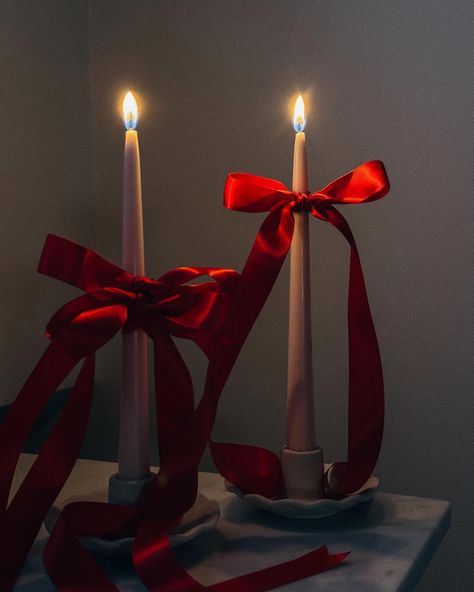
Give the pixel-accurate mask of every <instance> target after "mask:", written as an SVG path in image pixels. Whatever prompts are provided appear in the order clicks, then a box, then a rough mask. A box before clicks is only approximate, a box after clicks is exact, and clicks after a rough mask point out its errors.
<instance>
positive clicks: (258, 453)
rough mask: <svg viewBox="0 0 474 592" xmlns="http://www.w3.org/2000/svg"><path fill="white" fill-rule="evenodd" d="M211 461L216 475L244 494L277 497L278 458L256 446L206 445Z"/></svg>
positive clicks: (278, 485) (212, 443) (278, 478)
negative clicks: (219, 475) (217, 472)
mask: <svg viewBox="0 0 474 592" xmlns="http://www.w3.org/2000/svg"><path fill="white" fill-rule="evenodd" d="M209 450H210V452H211V456H212V460H213V461H214V464H215V465H216V467H217V469H218V471H219V473H220V474H221V475H222V476H223V477H224V479H226V480H227V481H229V482H230V483H232V484H233V485H237V487H239V488H240V489H241V490H242V491H244V492H245V493H257V494H259V495H263V496H264V497H268V498H273V497H276V496H277V495H278V494H279V488H280V472H281V466H280V459H279V458H278V456H277V455H276V454H274V453H273V452H270V451H269V450H266V449H265V448H260V447H257V446H249V445H245V444H228V443H224V442H214V441H212V440H211V441H210V442H209Z"/></svg>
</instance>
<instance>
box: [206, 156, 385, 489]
mask: <svg viewBox="0 0 474 592" xmlns="http://www.w3.org/2000/svg"><path fill="white" fill-rule="evenodd" d="M389 188H390V185H389V181H388V178H387V174H386V172H385V168H384V165H383V163H382V162H380V161H378V160H374V161H370V162H367V163H365V164H363V165H361V166H359V167H357V168H356V169H354V170H353V171H351V172H350V173H347V174H346V175H344V176H342V177H340V178H338V179H336V180H335V181H333V182H332V183H330V184H329V185H327V186H326V187H325V188H324V189H322V190H321V191H317V192H314V193H310V194H301V193H295V192H293V191H289V190H288V189H287V188H286V187H285V186H284V185H283V184H282V183H280V182H278V181H274V180H272V179H266V178H264V177H258V176H255V175H249V174H246V173H232V174H230V175H229V176H228V178H227V183H226V186H225V190H224V205H225V206H226V207H227V208H230V209H232V210H239V211H243V212H266V211H270V213H269V214H268V216H267V217H266V219H265V220H264V222H263V224H262V226H261V228H260V230H259V232H258V235H257V238H256V240H255V243H254V245H253V248H252V251H251V253H250V255H249V258H248V259H247V262H246V265H245V267H244V270H243V272H242V278H241V282H240V290H241V293H242V294H243V295H244V296H243V298H245V300H246V303H245V309H246V310H247V314H248V315H249V317H248V318H250V319H253V318H256V316H257V315H258V312H259V311H260V309H261V307H262V306H263V304H264V303H265V300H266V298H267V297H268V295H269V293H270V291H271V289H272V287H273V285H274V283H275V281H276V278H277V276H278V273H279V271H280V269H281V266H282V264H283V261H284V260H285V257H286V254H287V252H288V250H289V248H290V245H291V239H292V236H293V229H294V218H293V211H298V210H301V209H304V210H307V211H309V212H310V213H311V215H312V216H314V217H315V218H319V219H320V220H323V221H325V222H329V223H330V224H332V225H333V226H334V227H336V228H337V229H338V230H339V231H340V232H341V233H342V234H343V235H344V237H345V238H346V240H347V241H348V242H349V244H350V247H351V258H350V274H349V297H348V329H349V417H348V424H349V425H348V458H347V462H339V463H336V464H335V465H333V466H332V468H331V469H330V471H329V472H328V474H327V475H326V478H325V486H326V493H327V495H328V496H332V497H344V496H345V495H348V494H350V493H353V492H354V491H356V490H357V489H359V488H360V487H361V486H363V485H364V483H365V482H366V480H367V479H368V478H369V477H370V475H371V473H372V471H373V469H374V467H375V464H376V462H377V459H378V455H379V451H380V445H381V441H382V434H383V418H384V394H383V375H382V365H381V360H380V353H379V348H378V343H377V336H376V333H375V329H374V325H373V322H372V316H371V314H370V308H369V303H368V300H367V293H366V289H365V283H364V276H363V272H362V267H361V264H360V259H359V254H358V251H357V246H356V243H355V240H354V237H353V235H352V232H351V230H350V228H349V225H348V223H347V222H346V220H345V219H344V217H343V216H342V214H341V213H340V212H339V211H338V210H337V209H336V208H335V207H334V206H333V204H359V203H363V202H368V201H374V200H376V199H380V198H381V197H383V196H384V195H386V194H387V193H388V191H389ZM252 286H253V287H252ZM211 451H212V453H213V458H214V462H215V463H216V466H217V467H218V468H219V470H220V471H221V473H222V474H223V475H224V477H225V478H226V479H227V480H228V481H230V482H232V483H234V484H236V485H238V486H239V487H241V489H243V490H244V491H245V492H247V493H260V494H261V495H264V496H266V497H274V496H276V495H278V492H279V480H280V462H279V459H278V457H276V456H275V455H274V454H273V453H271V452H269V451H267V450H264V449H262V448H257V447H247V446H243V445H235V444H218V443H216V442H214V443H212V445H211Z"/></svg>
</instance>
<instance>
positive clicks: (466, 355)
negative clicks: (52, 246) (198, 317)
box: [0, 0, 474, 592]
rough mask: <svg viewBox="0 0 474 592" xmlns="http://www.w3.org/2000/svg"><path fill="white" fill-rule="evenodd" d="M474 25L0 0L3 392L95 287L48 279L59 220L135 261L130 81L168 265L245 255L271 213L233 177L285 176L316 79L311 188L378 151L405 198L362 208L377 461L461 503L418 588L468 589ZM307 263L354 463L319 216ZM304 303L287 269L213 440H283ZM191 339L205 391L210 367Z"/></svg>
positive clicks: (114, 353)
mask: <svg viewBox="0 0 474 592" xmlns="http://www.w3.org/2000/svg"><path fill="white" fill-rule="evenodd" d="M473 17H474V5H473V3H472V2H471V1H470V0H458V1H456V2H446V1H444V2H441V1H435V0H432V1H429V2H428V1H425V2H416V1H413V0H411V1H405V0H398V1H384V2H380V1H379V2H377V1H349V0H348V1H342V0H338V1H334V2H318V1H313V2H311V1H304V0H293V1H286V2H285V1H283V0H278V1H276V0H274V1H270V0H260V1H258V2H255V1H253V2H248V1H246V0H240V1H225V0H223V1H217V0H204V1H201V2H193V1H145V0H140V1H135V2H132V1H124V0H115V1H112V0H94V1H93V2H86V1H76V2H67V1H55V0H49V1H46V0H40V1H33V0H31V1H26V0H15V1H13V0H3V1H2V3H1V5H0V39H1V40H2V41H1V42H2V51H1V52H0V73H1V80H2V82H1V84H0V108H1V113H2V126H1V134H2V142H0V199H1V204H2V207H1V216H0V224H1V226H0V229H1V232H0V251H1V259H0V265H1V273H0V305H1V308H0V315H1V316H0V318H1V323H2V324H1V332H0V353H1V359H2V363H1V366H0V372H1V377H0V378H1V385H2V390H1V394H0V403H8V402H9V401H11V400H13V398H14V397H15V394H16V392H17V391H18V389H19V387H20V386H21V384H22V383H23V381H24V380H25V378H26V376H27V375H28V373H29V371H30V369H31V368H32V365H33V364H34V362H35V361H36V359H37V358H38V356H39V355H40V353H41V352H42V350H43V348H44V346H45V345H46V339H45V338H44V337H43V336H42V333H43V330H44V326H45V325H46V323H47V320H48V319H49V317H50V316H51V314H52V313H53V312H54V311H55V310H56V309H57V308H58V307H59V306H60V305H61V304H62V303H64V302H65V301H66V299H68V298H71V297H73V296H75V295H76V294H77V292H76V291H75V290H73V289H72V288H68V287H65V286H61V285H59V284H57V283H55V282H54V281H53V280H50V279H48V278H43V277H41V276H38V275H37V274H35V269H36V265H37V261H38V257H39V254H40V250H41V246H42V243H43V241H44V238H45V236H46V234H47V233H48V232H55V233H58V234H61V235H64V236H67V237H69V238H71V239H73V240H77V241H79V242H81V243H83V244H86V245H89V246H91V247H93V248H96V249H97V250H98V251H99V252H100V253H101V254H102V255H104V256H105V257H108V258H110V259H112V260H113V261H116V262H120V235H121V183H122V161H123V125H122V123H121V120H120V113H119V104H120V100H121V97H122V95H123V92H124V91H125V90H126V89H127V88H128V87H131V88H133V89H134V90H135V91H136V92H137V94H138V95H139V97H140V101H141V117H140V122H139V134H140V143H141V152H142V174H143V199H144V205H143V207H144V213H145V244H146V260H147V261H146V263H147V270H148V273H149V275H151V276H158V275H161V273H163V272H164V271H166V270H167V269H169V268H171V267H175V266H178V265H190V264H192V265H216V266H220V265H222V266H233V267H235V268H237V269H241V267H242V264H243V262H244V261H245V258H246V255H247V253H248V250H249V248H250V246H251V244H252V241H253V239H254V236H255V234H256V232H257V229H258V227H259V225H260V223H261V221H262V216H261V215H250V214H239V213H236V212H230V211H227V210H225V209H224V208H223V207H222V188H223V185H224V182H225V178H226V174H227V173H228V172H229V171H248V172H253V173H257V174H261V175H264V176H269V177H274V178H277V179H280V180H282V181H283V182H286V183H289V182H290V180H291V160H292V144H293V137H294V135H293V132H292V127H291V121H290V113H289V104H290V101H291V99H292V97H294V96H295V94H296V93H298V92H302V93H304V95H305V97H306V98H307V103H308V107H309V114H308V115H309V121H308V125H307V133H306V136H307V141H308V150H309V166H310V185H311V188H312V189H317V188H319V187H321V186H323V185H324V184H326V183H327V182H328V181H330V180H332V179H333V178H334V177H336V176H339V175H341V174H343V173H344V172H346V171H347V170H350V169H352V168H354V167H355V166H356V165H358V164H360V163H362V162H364V161H366V160H370V159H373V158H378V159H382V160H383V161H384V162H385V164H386V166H387V170H388V173H389V176H390V180H391V183H392V190H391V193H390V194H389V196H388V197H386V198H385V199H383V200H381V201H379V202H376V203H373V204H367V205H364V206H357V207H356V206H347V207H345V208H344V215H345V216H346V217H347V218H348V220H349V221H350V224H351V226H352V229H353V231H354V233H355V236H356V238H357V241H358V244H359V248H360V252H361V257H362V261H363V265H364V270H365V274H366V282H367V287H368V291H369V298H370V302H371V305H372V311H373V316H374V320H375V324H376V327H377V331H378V335H379V340H380V346H381V351H382V357H383V363H384V372H385V382H386V402H387V414H386V430H385V438H384V445H383V449H382V453H381V457H380V462H379V466H378V469H377V474H378V475H379V476H380V477H381V479H382V487H383V489H384V490H385V491H391V492H400V493H403V494H407V495H419V496H427V497H433V498H444V499H450V500H452V502H453V510H454V516H453V526H452V529H451V531H450V533H449V535H448V536H447V538H446V540H445V542H444V543H443V545H442V547H441V549H440V551H439V552H438V553H437V555H436V557H435V559H434V561H433V562H432V564H431V566H430V567H429V569H428V571H427V573H426V574H425V576H424V579H423V581H422V583H421V584H420V587H419V590H420V592H428V591H430V592H443V591H445V590H448V589H450V590H459V591H461V592H462V591H464V590H466V591H467V590H470V589H472V588H473V587H474V580H473V576H472V567H470V566H469V565H468V562H469V560H470V559H472V553H473V544H472V529H473V526H474V524H473V511H472V505H471V504H470V492H471V491H472V488H473V487H474V482H473V471H472V426H473V419H474V417H473V404H472V371H471V354H472V263H473V261H472V259H473V249H472V230H471V228H472V216H473V203H474V199H473V195H472V187H473V174H472V154H473V149H474V146H473V134H472V131H473V130H472V105H473V99H474V96H473V86H474V85H473V77H472V55H473V49H474V48H473V45H474V42H473V35H472V30H473V24H474V22H473V21H474V19H473ZM311 258H312V305H313V340H314V343H313V348H314V363H315V388H316V396H317V429H318V434H319V440H320V443H321V445H322V446H323V447H324V449H325V451H326V457H327V458H328V459H340V458H342V457H343V456H344V454H345V437H346V436H345V418H346V403H347V401H346V390H347V358H346V338H347V335H346V316H345V315H346V311H345V307H346V292H347V279H348V278H347V269H348V249H347V246H346V244H345V243H344V241H343V240H342V239H341V238H340V236H339V235H338V233H336V232H335V231H334V230H333V229H331V228H330V227H328V226H327V225H324V224H322V223H319V222H317V221H313V222H312V224H311ZM287 307H288V266H287V265H285V267H284V269H283V271H282V273H281V275H280V278H279V280H278V282H277V285H276V286H275V289H274V291H273V293H272V295H271V297H270V299H269V301H268V303H267V305H266V307H265V309H264V312H263V313H262V315H261V317H260V318H259V320H258V321H257V323H256V326H255V329H254V331H253V332H252V334H251V336H250V338H249V340H248V342H247V344H246V347H245V350H244V351H243V352H242V355H241V357H240V359H239V362H238V364H237V367H236V369H235V371H234V373H233V375H232V377H231V379H230V381H229V383H228V385H227V387H226V390H225V393H224V396H223V399H222V404H221V408H220V412H219V417H218V422H217V425H216V430H215V436H216V437H217V438H221V439H226V440H238V441H245V442H249V443H254V444H260V445H264V446H267V447H269V448H272V449H273V450H278V448H279V447H280V446H281V445H282V444H283V440H284V413H285V382H286V367H285V366H286V339H287ZM184 350H185V354H186V357H187V359H188V360H189V365H190V367H191V368H192V370H193V372H194V373H195V376H196V377H197V378H196V383H197V385H199V384H200V382H201V381H202V372H203V368H204V362H203V360H202V359H201V358H200V356H199V355H198V354H196V353H195V352H194V351H193V350H192V348H190V347H188V346H187V345H185V346H184ZM118 354H119V341H118V340H116V342H115V343H113V344H110V345H109V346H107V347H106V348H105V349H104V351H102V352H101V353H100V355H99V358H98V373H97V381H98V385H97V396H96V402H95V407H94V415H93V418H92V421H91V425H90V430H89V433H88V437H87V442H86V445H85V448H84V455H87V456H89V457H95V458H109V459H110V458H115V457H116V438H117V421H118V411H117V401H118V391H119V384H118V379H117V376H118V375H119V365H118V364H119V356H118ZM155 459H156V456H155ZM208 463H209V461H208V459H207V460H206V461H205V465H204V466H206V467H209V464H208Z"/></svg>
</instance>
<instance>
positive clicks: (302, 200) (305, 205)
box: [293, 193, 313, 212]
mask: <svg viewBox="0 0 474 592" xmlns="http://www.w3.org/2000/svg"><path fill="white" fill-rule="evenodd" d="M293 195H294V196H295V201H294V205H293V211H294V212H311V210H312V209H313V204H312V201H311V199H310V196H309V193H293Z"/></svg>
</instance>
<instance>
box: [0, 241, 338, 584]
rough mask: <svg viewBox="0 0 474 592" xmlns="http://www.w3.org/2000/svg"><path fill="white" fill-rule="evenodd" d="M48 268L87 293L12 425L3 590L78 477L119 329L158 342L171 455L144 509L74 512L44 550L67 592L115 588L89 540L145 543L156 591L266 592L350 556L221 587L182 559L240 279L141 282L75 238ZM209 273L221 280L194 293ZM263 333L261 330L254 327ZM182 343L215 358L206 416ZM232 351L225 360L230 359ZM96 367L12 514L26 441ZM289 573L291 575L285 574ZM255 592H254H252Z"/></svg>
mask: <svg viewBox="0 0 474 592" xmlns="http://www.w3.org/2000/svg"><path fill="white" fill-rule="evenodd" d="M39 270H40V271H41V272H42V273H45V274H47V275H50V276H52V277H55V278H57V279H60V280H62V281H66V282H68V283H70V284H72V285H74V286H77V287H79V288H82V289H83V290H85V291H86V294H84V295H83V296H80V297H79V298H76V299H75V300H72V301H71V302H69V303H68V304H66V305H65V306H63V307H62V308H61V309H60V310H59V311H58V312H57V313H56V314H55V315H54V316H53V318H52V319H51V321H50V323H49V324H48V329H47V333H48V335H49V337H50V338H51V340H52V343H51V345H50V346H49V347H48V349H47V350H46V352H45V353H44V355H43V357H42V358H41V359H40V361H39V362H38V364H37V366H36V368H35V369H34V370H33V372H32V373H31V375H30V377H29V378H28V380H27V382H26V383H25V385H24V387H23V388H22V390H21V391H20V393H19V395H18V397H17V398H16V400H15V402H14V403H13V404H12V407H11V410H10V412H9V414H8V416H7V418H6V420H5V421H4V422H3V424H2V425H1V426H0V548H1V549H2V552H1V553H0V588H1V590H5V591H9V590H11V589H12V588H13V586H14V583H15V580H16V578H17V577H18V574H19V572H20V570H21V567H22V565H23V564H24V561H25V559H26V555H27V553H28V551H29V549H30V547H31V545H32V543H33V541H34V539H35V537H36V534H37V532H38V530H39V528H40V526H41V523H42V521H43V519H44V516H45V515H46V512H47V511H48V509H49V508H50V506H51V505H52V503H53V502H54V500H55V499H56V497H57V495H58V493H59V492H60V490H61V489H62V486H63V485H64V483H65V481H66V479H67V477H68V476H69V474H70V472H71V470H72V468H73V466H74V462H75V460H76V458H77V456H78V454H79V451H80V447H81V444H82V441H83V437H84V433H85V429H86V426H87V421H88V417H89V411H90V406H91V401H92V393H93V382H94V352H95V351H96V350H97V349H99V348H100V347H101V346H102V345H104V344H105V343H106V342H107V341H109V340H110V339H111V338H112V337H113V336H114V335H115V334H116V333H117V332H118V331H120V330H122V331H123V332H127V331H132V330H135V329H136V328H138V327H141V328H143V329H144V330H145V331H146V332H147V334H148V335H149V336H150V337H151V339H152V340H153V344H154V362H155V396H156V407H157V410H158V413H157V425H158V439H159V448H160V462H161V467H160V473H159V477H160V478H159V479H157V478H155V479H154V481H153V483H152V486H151V487H150V489H149V491H148V492H147V494H146V498H145V499H144V500H143V503H142V504H141V505H140V506H138V507H125V506H115V505H111V504H101V503H93V502H84V503H74V504H69V505H68V506H66V508H65V509H64V510H63V512H62V513H61V515H60V517H59V519H58V522H57V524H56V527H55V528H54V531H53V532H52V534H51V536H50V538H49V540H48V543H47V546H46V548H45V552H44V562H45V566H46V569H47V571H48V573H49V575H50V577H51V579H52V581H53V582H54V584H55V585H56V586H57V588H58V589H59V590H70V589H79V590H94V591H97V590H111V591H112V590H113V591H117V588H116V587H115V586H114V585H113V584H112V583H111V582H110V580H109V578H108V576H107V574H106V573H105V571H104V570H103V569H102V567H101V566H100V565H99V564H98V563H97V562H96V561H95V559H94V557H93V556H92V555H91V554H90V553H89V552H88V551H86V549H84V547H82V545H81V544H80V542H79V537H80V536H84V535H89V536H99V537H109V538H110V537H121V536H133V537H134V538H135V542H134V549H133V560H134V564H135V568H136V570H137V573H138V575H139V577H140V578H141V580H142V581H143V582H144V583H145V584H146V586H147V587H148V588H149V589H150V590H157V589H160V590H161V591H162V592H172V591H173V592H174V591H175V590H178V589H179V590H181V591H182V592H200V591H202V590H206V589H211V590H215V592H217V591H218V592H232V590H237V589H243V587H246V589H252V590H255V592H259V591H263V590H267V589H270V588H272V587H275V586H277V585H281V584H283V583H287V582H290V581H294V580H295V579H300V578H302V577H306V576H308V575H312V574H315V573H318V572H319V571H322V570H324V569H329V568H330V567H334V566H335V565H337V564H338V563H340V562H341V561H342V560H343V559H344V557H345V556H346V554H344V553H341V554H336V555H329V554H328V552H327V549H326V548H324V547H321V548H320V549H317V550H315V551H312V552H311V553H308V554H307V555H305V556H303V557H300V558H298V559H296V560H293V561H291V562H288V563H287V564H284V565H283V566H276V567H275V568H269V569H267V570H263V571H260V572H255V573H254V574H248V575H246V576H242V577H240V578H234V579H233V580H229V581H227V582H221V583H219V584H216V585H214V586H211V587H210V588H206V587H205V586H202V585H201V584H199V583H198V582H196V581H195V580H193V579H192V578H191V577H190V576H189V574H188V573H187V572H186V571H185V570H184V569H183V568H182V567H181V566H180V565H179V563H178V562H177V560H176V558H175V556H174V554H173V552H172V550H171V548H170V545H169V541H168V536H167V535H168V533H169V531H170V530H171V528H172V527H173V526H174V525H175V524H176V523H177V522H178V521H179V520H180V519H181V516H182V515H183V514H184V513H185V512H186V511H187V510H188V509H189V508H190V507H191V506H192V504H193V502H194V500H195V497H196V492H197V467H198V463H199V460H200V458H201V456H202V453H203V451H204V449H205V446H206V444H207V442H208V439H209V435H210V432H211V430H212V425H213V423H214V419H215V414H216V409H217V402H218V399H219V396H220V393H221V391H222V389H223V387H224V384H225V381H226V379H227V376H228V375H229V373H230V371H231V368H232V365H233V363H234V361H235V359H236V357H237V355H238V352H239V351H240V347H241V345H242V342H237V341H235V340H234V339H233V338H232V320H233V319H234V318H235V314H236V313H233V312H232V309H233V308H234V307H235V300H234V299H235V294H236V293H238V291H239V287H238V286H239V282H238V279H239V277H238V274H237V273H236V272H235V271H233V270H229V269H215V268H192V267H185V268H180V269H175V270H172V271H170V272H169V273H167V274H165V275H164V276H162V277H161V278H159V279H158V280H150V279H148V278H138V277H134V276H132V275H131V274H129V273H127V272H125V271H124V270H122V269H120V268H119V267H117V266H115V265H113V264H112V263H109V262H108V261H106V260H105V259H102V258H101V257H99V256H98V255H97V254H95V253H94V252H92V251H90V250H88V249H85V248H84V247H81V246H79V245H77V244H75V243H72V242H70V241H68V240H66V239H63V238H60V237H56V236H49V237H48V240H47V242H46V245H45V248H44V250H43V254H42V257H41V262H40V266H39ZM203 275H208V276H210V277H211V278H212V279H213V280H214V281H213V282H208V283H204V284H196V285H185V284H186V282H188V281H190V280H194V279H197V278H199V277H201V276H203ZM250 326H251V325H250ZM171 335H173V336H177V337H183V338H186V339H191V340H193V341H194V342H195V343H196V344H197V345H198V346H199V347H201V349H202V350H203V351H204V353H205V354H206V356H207V357H208V359H209V367H208V376H207V380H206V387H205V392H204V394H203V396H202V398H201V401H200V402H199V405H198V406H197V408H196V409H194V393H193V386H192V381H191V377H190V374H189V371H188V369H187V367H186V365H185V363H184V361H183V359H182V357H181V355H180V354H179V352H178V350H177V348H176V346H175V344H174V342H173V340H172V338H171ZM223 352H225V353H223ZM83 358H85V359H84V362H83V365H82V368H81V370H80V372H79V375H78V377H77V379H76V381H75V384H74V388H73V390H72V393H71V395H70V397H69V399H68V401H67V403H66V405H65V407H64V409H63V411H62V413H61V416H60V418H59V420H58V422H57V424H56V426H55V427H54V429H53V431H52V433H51V434H50V436H49V438H48V440H47V441H46V443H45V445H44V446H43V448H42V450H41V452H40V454H39V456H38V458H37V459H36V461H35V463H34V465H33V467H32V468H31V470H30V472H29V473H28V475H27V476H26V478H25V480H24V481H23V483H22V484H21V486H20V488H19V490H18V491H17V493H16V494H15V496H14V497H13V499H12V500H11V502H10V505H8V506H7V502H8V497H9V492H10V488H11V483H12V478H13V474H14V472H15V467H16V464H17V462H18V457H19V455H20V452H21V448H22V445H23V443H24V442H25V439H26V437H27V435H28V433H29V431H30V429H31V427H32V425H33V423H34V421H35V420H36V418H37V417H38V415H39V414H40V412H41V409H42V408H43V407H44V405H45V404H46V403H47V401H48V399H49V397H50V396H51V395H52V393H53V392H54V390H55V389H56V388H57V387H58V386H59V385H60V383H61V382H62V381H63V379H64V378H65V377H66V376H67V375H68V374H69V373H70V372H71V370H72V369H73V368H74V367H75V366H76V365H77V364H78V362H80V361H81V359H83ZM282 568H283V570H282ZM249 586H250V587H249Z"/></svg>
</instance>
